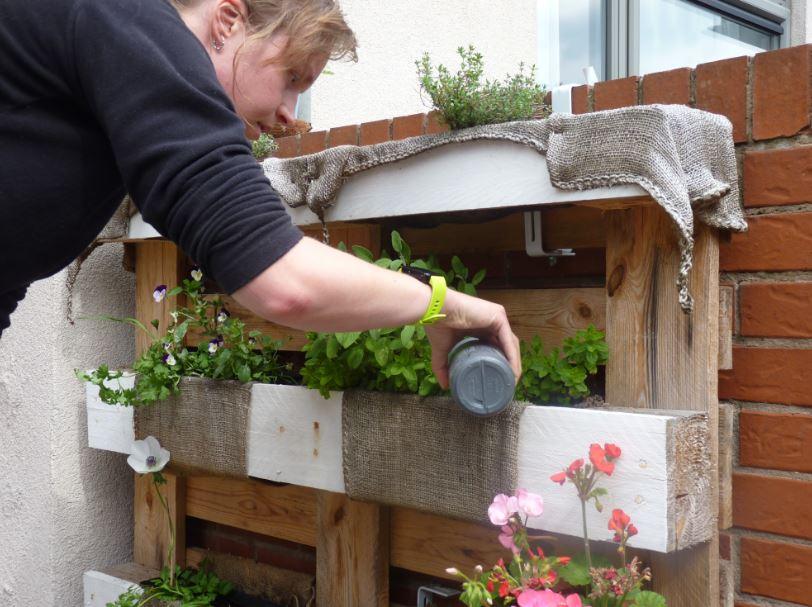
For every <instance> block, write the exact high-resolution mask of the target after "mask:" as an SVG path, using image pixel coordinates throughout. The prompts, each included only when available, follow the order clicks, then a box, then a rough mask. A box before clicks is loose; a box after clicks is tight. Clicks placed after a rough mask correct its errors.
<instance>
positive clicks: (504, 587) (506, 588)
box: [499, 580, 510, 598]
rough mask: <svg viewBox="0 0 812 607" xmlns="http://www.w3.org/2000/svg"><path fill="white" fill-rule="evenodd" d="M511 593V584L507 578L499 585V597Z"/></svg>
mask: <svg viewBox="0 0 812 607" xmlns="http://www.w3.org/2000/svg"><path fill="white" fill-rule="evenodd" d="M509 594H510V584H509V583H508V581H507V580H505V581H504V582H502V584H501V585H500V586H499V597H500V598H505V597H506V596H507V595H509Z"/></svg>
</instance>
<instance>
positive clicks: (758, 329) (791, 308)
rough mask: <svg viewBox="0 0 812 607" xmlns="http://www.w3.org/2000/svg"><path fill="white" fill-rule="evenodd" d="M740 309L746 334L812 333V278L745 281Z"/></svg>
mask: <svg viewBox="0 0 812 607" xmlns="http://www.w3.org/2000/svg"><path fill="white" fill-rule="evenodd" d="M739 310H740V313H741V334H742V335H745V336H748V337H801V338H806V337H812V282H797V283H787V282H770V283H751V284H743V285H741V287H740V288H739Z"/></svg>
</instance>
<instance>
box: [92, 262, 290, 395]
mask: <svg viewBox="0 0 812 607" xmlns="http://www.w3.org/2000/svg"><path fill="white" fill-rule="evenodd" d="M203 291H204V287H203V277H202V274H201V272H200V271H199V270H193V271H192V276H191V278H186V279H184V280H183V283H182V284H181V285H180V286H177V287H175V288H174V289H172V290H171V291H169V292H168V293H167V292H166V287H165V286H164V285H159V287H157V288H156V290H155V292H154V293H153V297H154V298H155V300H156V301H160V300H162V299H163V298H164V297H177V296H179V295H181V296H185V300H186V305H184V306H180V307H177V308H176V309H175V310H174V311H173V312H171V317H172V321H171V322H170V324H169V327H168V329H167V331H166V333H165V334H163V335H161V334H159V333H158V321H157V320H153V321H152V323H151V327H147V326H145V325H144V324H143V323H141V322H140V321H138V320H137V319H134V318H113V317H103V318H105V319H107V320H114V321H118V322H124V323H128V324H131V325H134V326H135V327H136V328H137V329H138V330H140V331H144V332H145V333H146V334H147V335H149V337H150V339H151V341H152V343H151V345H150V346H149V348H148V349H147V350H146V351H145V352H144V353H143V354H141V356H139V357H138V359H137V360H136V361H135V363H134V364H133V372H134V373H135V375H136V376H137V381H136V382H135V387H134V388H124V387H122V386H121V385H120V382H119V381H118V380H119V379H120V378H121V377H122V376H123V375H124V373H123V372H122V371H111V370H110V368H109V367H108V366H107V365H101V366H99V367H98V368H97V369H95V370H94V371H91V372H90V373H85V372H83V371H77V372H76V374H77V376H78V377H79V379H81V380H84V381H87V382H90V383H92V384H95V385H97V386H98V387H99V396H100V398H101V400H102V401H103V402H105V403H108V404H111V405H135V406H138V405H146V404H150V403H154V402H156V401H159V400H164V399H166V398H168V397H169V396H171V395H172V394H177V393H178V392H179V388H178V386H179V384H180V380H181V378H182V377H184V376H194V377H208V378H211V379H235V380H239V381H241V382H249V381H256V382H262V383H280V384H290V383H293V377H292V373H291V367H290V365H284V364H282V363H281V362H280V361H279V357H278V348H279V345H280V343H279V342H278V341H274V340H272V339H271V338H270V337H268V336H265V335H263V334H262V333H261V332H260V331H250V332H248V334H247V335H246V330H245V323H244V322H243V321H241V320H240V319H239V318H235V317H232V316H231V315H230V314H229V312H228V311H227V310H226V308H225V306H224V305H223V301H222V299H221V298H220V297H206V296H204V294H203ZM190 331H191V332H197V333H199V334H200V335H201V345H200V346H199V347H198V348H188V347H186V346H185V345H184V337H185V336H186V335H187V334H188V333H189V332H190Z"/></svg>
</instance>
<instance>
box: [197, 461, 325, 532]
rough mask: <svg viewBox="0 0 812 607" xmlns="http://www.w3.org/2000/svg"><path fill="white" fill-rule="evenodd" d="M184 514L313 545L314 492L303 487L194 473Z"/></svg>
mask: <svg viewBox="0 0 812 607" xmlns="http://www.w3.org/2000/svg"><path fill="white" fill-rule="evenodd" d="M186 513H187V514H188V515H189V516H193V517H195V518H199V519H203V520H206V521H212V522H215V523H220V524H222V525H230V526H232V527H237V528H239V529H247V530H248V531H254V532H256V533H262V534H264V535H269V536H271V537H276V538H279V539H283V540H288V541H291V542H298V543H300V544H305V545H307V546H315V545H316V491H314V490H313V489H308V488H306V487H295V486H292V485H291V486H277V485H273V484H269V483H265V482H261V481H255V480H248V481H243V480H236V479H226V478H218V477H204V476H193V477H189V478H188V479H187V482H186Z"/></svg>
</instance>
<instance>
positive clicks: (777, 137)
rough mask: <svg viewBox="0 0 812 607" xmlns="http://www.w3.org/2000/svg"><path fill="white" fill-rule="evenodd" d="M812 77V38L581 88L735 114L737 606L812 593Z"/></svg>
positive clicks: (725, 538) (723, 376)
mask: <svg viewBox="0 0 812 607" xmlns="http://www.w3.org/2000/svg"><path fill="white" fill-rule="evenodd" d="M811 79H812V45H805V46H798V47H793V48H789V49H782V50H779V51H771V52H767V53H761V54H759V55H756V56H755V57H754V58H748V57H739V58H735V59H726V60H724V61H715V62H713V63H707V64H704V65H699V66H697V68H696V69H693V70H691V69H687V68H683V69H677V70H671V71H668V72H662V73H657V74H649V75H646V76H645V77H643V78H636V77H634V78H624V79H621V80H615V81H610V82H600V83H597V84H596V85H595V86H594V87H587V86H581V87H578V88H576V89H575V90H574V91H573V94H574V95H573V107H574V111H575V112H576V113H583V112H589V111H597V110H605V109H612V108H618V107H623V106H627V105H631V104H637V103H683V104H687V105H691V106H693V107H696V108H699V109H703V110H708V111H711V112H715V113H720V114H724V115H725V116H727V117H728V118H729V119H730V121H731V123H732V124H733V137H734V139H735V141H736V143H737V156H738V159H739V163H740V164H739V166H740V183H741V186H742V192H743V197H744V206H745V210H746V213H747V216H748V222H749V224H750V231H749V233H747V234H734V235H732V237H730V239H729V240H727V241H726V242H724V243H723V244H722V246H721V250H720V270H721V276H720V280H721V282H722V284H728V285H733V287H734V290H735V308H734V310H735V330H734V348H733V368H732V370H730V371H722V372H720V374H719V398H720V399H721V400H724V401H727V402H730V403H732V404H733V405H734V406H735V408H736V410H737V415H738V420H737V424H736V428H737V432H736V436H735V439H734V440H735V442H736V444H735V445H734V453H735V468H734V474H733V522H734V527H733V528H732V529H730V530H728V531H727V532H726V533H723V534H722V538H721V542H720V544H721V546H720V551H721V558H722V559H723V560H725V561H728V562H729V563H730V565H731V566H732V570H733V571H734V579H733V585H734V589H735V600H733V601H732V600H731V599H732V597H729V596H728V597H726V598H725V600H724V601H723V604H725V603H726V604H727V605H729V604H730V603H731V602H734V603H735V605H736V606H737V607H754V606H755V605H760V606H768V605H770V606H772V605H775V606H778V605H784V606H785V605H787V604H799V605H812V515H810V512H809V507H810V504H812V409H810V407H812V381H810V380H812V132H811V131H810V110H811V109H812V80H811Z"/></svg>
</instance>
